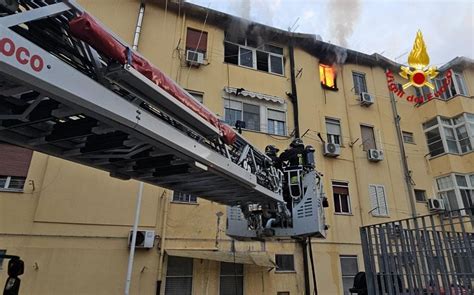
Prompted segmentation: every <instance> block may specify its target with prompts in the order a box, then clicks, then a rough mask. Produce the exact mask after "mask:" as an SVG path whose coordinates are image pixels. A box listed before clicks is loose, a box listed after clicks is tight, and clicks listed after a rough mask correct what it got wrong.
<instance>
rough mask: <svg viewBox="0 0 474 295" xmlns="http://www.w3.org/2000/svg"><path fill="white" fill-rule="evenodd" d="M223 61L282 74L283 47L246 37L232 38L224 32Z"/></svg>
mask: <svg viewBox="0 0 474 295" xmlns="http://www.w3.org/2000/svg"><path fill="white" fill-rule="evenodd" d="M224 62H227V63H231V64H235V65H239V66H244V67H249V68H252V69H256V70H259V71H263V72H268V73H273V74H278V75H283V73H284V63H283V48H281V47H278V46H275V45H271V44H259V42H258V41H255V40H253V39H251V37H247V38H233V36H229V33H228V32H226V40H225V42H224Z"/></svg>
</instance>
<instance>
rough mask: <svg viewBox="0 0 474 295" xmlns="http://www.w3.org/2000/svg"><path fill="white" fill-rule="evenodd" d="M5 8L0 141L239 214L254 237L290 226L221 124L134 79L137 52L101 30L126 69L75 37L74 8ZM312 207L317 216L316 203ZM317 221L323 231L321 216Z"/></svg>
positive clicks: (24, 4)
mask: <svg viewBox="0 0 474 295" xmlns="http://www.w3.org/2000/svg"><path fill="white" fill-rule="evenodd" d="M11 3H12V4H11V5H10V6H11V7H10V8H8V9H5V7H3V6H0V141H5V142H8V143H11V144H14V145H18V146H23V147H26V148H29V149H31V150H35V151H39V152H43V153H45V154H49V155H53V156H56V157H58V158H62V159H65V160H68V161H73V162H76V163H80V164H83V165H86V166H90V167H94V168H97V169H101V170H104V171H107V172H109V173H110V175H111V176H113V177H116V178H120V179H136V180H139V181H142V182H146V183H149V184H152V185H156V186H160V187H164V188H168V189H172V190H177V191H180V192H184V193H187V194H192V195H195V196H199V197H202V198H205V199H207V200H210V201H214V202H217V203H220V204H224V205H228V206H239V207H240V208H242V209H243V211H244V212H245V218H246V220H247V221H249V222H250V221H252V223H255V221H257V222H258V224H254V225H253V226H254V227H257V228H262V227H263V221H261V220H262V219H261V218H260V215H262V212H264V211H265V213H266V214H267V215H269V216H270V217H272V218H276V220H277V221H278V222H279V223H278V222H275V223H271V224H270V226H273V224H277V223H278V224H280V225H279V226H283V225H282V224H292V223H291V218H292V216H291V213H290V212H289V210H288V209H286V204H285V202H284V200H283V193H282V187H283V181H284V180H283V177H282V173H281V171H278V170H277V169H276V168H275V167H274V166H273V165H272V163H271V160H270V159H269V158H268V157H267V156H266V155H265V154H263V153H262V152H260V151H259V150H258V149H256V148H255V147H254V146H253V145H252V144H250V143H249V142H248V141H247V140H245V138H243V137H242V136H240V135H239V134H235V140H232V141H226V140H225V139H226V138H225V134H224V132H223V131H222V129H220V128H218V127H219V126H222V124H223V123H219V124H218V126H216V125H215V124H211V121H209V119H208V120H206V119H204V118H203V116H202V113H201V116H200V115H199V112H197V111H196V110H193V109H192V108H191V107H189V104H185V103H183V101H179V100H177V99H178V98H179V97H177V96H176V95H173V93H172V92H170V91H169V88H173V89H175V90H176V89H177V90H178V91H179V92H181V93H185V95H186V96H187V97H186V99H187V100H189V99H191V100H194V98H189V97H191V95H189V93H187V92H185V90H184V89H182V88H181V87H180V86H179V85H177V84H176V83H175V82H173V81H171V80H170V79H169V78H167V83H168V84H167V85H165V86H160V85H159V84H157V83H154V82H153V81H152V80H151V79H149V77H147V76H145V75H144V74H143V73H142V72H140V71H138V70H137V67H136V66H135V65H134V64H133V62H131V61H132V58H130V56H131V55H133V56H136V57H139V54H138V52H135V51H133V50H132V49H130V48H131V46H128V45H127V44H126V43H124V42H123V41H122V40H120V38H118V37H117V36H116V35H115V34H113V33H112V32H110V31H109V30H107V29H106V28H105V27H103V26H101V25H100V23H99V22H97V24H96V25H97V26H101V28H100V30H101V32H102V34H103V35H106V38H108V40H109V41H111V40H113V41H114V42H116V44H117V45H120V46H121V47H123V48H126V49H127V56H128V58H127V61H126V62H121V61H120V60H117V59H114V58H112V57H111V56H110V55H107V54H106V53H105V52H104V50H100V48H99V49H97V48H96V47H94V46H93V45H91V44H89V43H90V42H89V43H87V40H86V41H84V40H83V39H79V37H77V36H75V35H74V34H73V33H72V30H71V23H72V20H74V19H76V18H78V17H81V16H84V15H86V13H84V10H83V9H82V8H81V7H80V6H79V5H77V4H76V3H75V1H73V0H62V1H61V0H48V1H45V0H20V1H18V2H16V1H12V2H11ZM89 41H90V40H89ZM140 58H141V59H142V60H144V58H142V57H141V56H140ZM157 71H159V70H157ZM160 75H162V76H163V77H164V76H165V74H164V73H162V72H160ZM167 89H168V90H167ZM188 96H189V97H188ZM187 102H189V101H187ZM194 103H195V102H194ZM200 108H201V109H202V110H204V111H205V112H206V113H207V114H211V115H212V116H214V114H213V113H212V112H211V111H210V110H207V109H206V108H205V106H200ZM213 119H215V120H216V121H218V118H217V117H215V118H213ZM226 128H227V129H230V130H231V128H230V127H228V126H227V127H226ZM312 197H313V198H314V202H313V203H312V204H314V206H321V205H320V204H321V198H322V195H321V194H320V193H319V192H318V194H314V195H312ZM248 208H255V210H248ZM318 208H319V207H318ZM315 212H317V213H318V216H315V219H316V221H317V222H318V223H319V224H323V222H324V214H323V212H322V210H319V209H318V210H317V211H315ZM319 213H321V214H319ZM319 228H322V232H317V234H318V235H319V236H324V235H325V232H324V227H318V229H319ZM295 230H296V229H295ZM308 233H310V232H308ZM311 233H313V230H312V231H311ZM289 235H290V236H291V233H290V234H289Z"/></svg>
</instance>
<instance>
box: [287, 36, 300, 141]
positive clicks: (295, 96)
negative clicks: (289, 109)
mask: <svg viewBox="0 0 474 295" xmlns="http://www.w3.org/2000/svg"><path fill="white" fill-rule="evenodd" d="M293 43H294V42H293V37H290V46H289V51H290V52H289V53H290V80H291V93H287V95H288V96H289V97H290V99H291V102H292V103H293V116H294V124H295V138H296V137H300V128H299V127H300V126H299V125H300V123H299V114H298V94H297V93H296V76H295V52H294V47H293Z"/></svg>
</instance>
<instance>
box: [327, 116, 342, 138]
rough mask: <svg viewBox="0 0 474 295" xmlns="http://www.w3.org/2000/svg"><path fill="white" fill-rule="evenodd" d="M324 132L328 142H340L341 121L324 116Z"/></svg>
mask: <svg viewBox="0 0 474 295" xmlns="http://www.w3.org/2000/svg"><path fill="white" fill-rule="evenodd" d="M326 133H327V140H328V142H329V143H335V144H342V137H341V123H340V122H339V120H337V119H331V118H326Z"/></svg>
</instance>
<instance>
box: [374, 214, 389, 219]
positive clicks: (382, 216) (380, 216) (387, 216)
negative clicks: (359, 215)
mask: <svg viewBox="0 0 474 295" xmlns="http://www.w3.org/2000/svg"><path fill="white" fill-rule="evenodd" d="M372 217H376V218H390V216H389V215H372Z"/></svg>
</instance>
